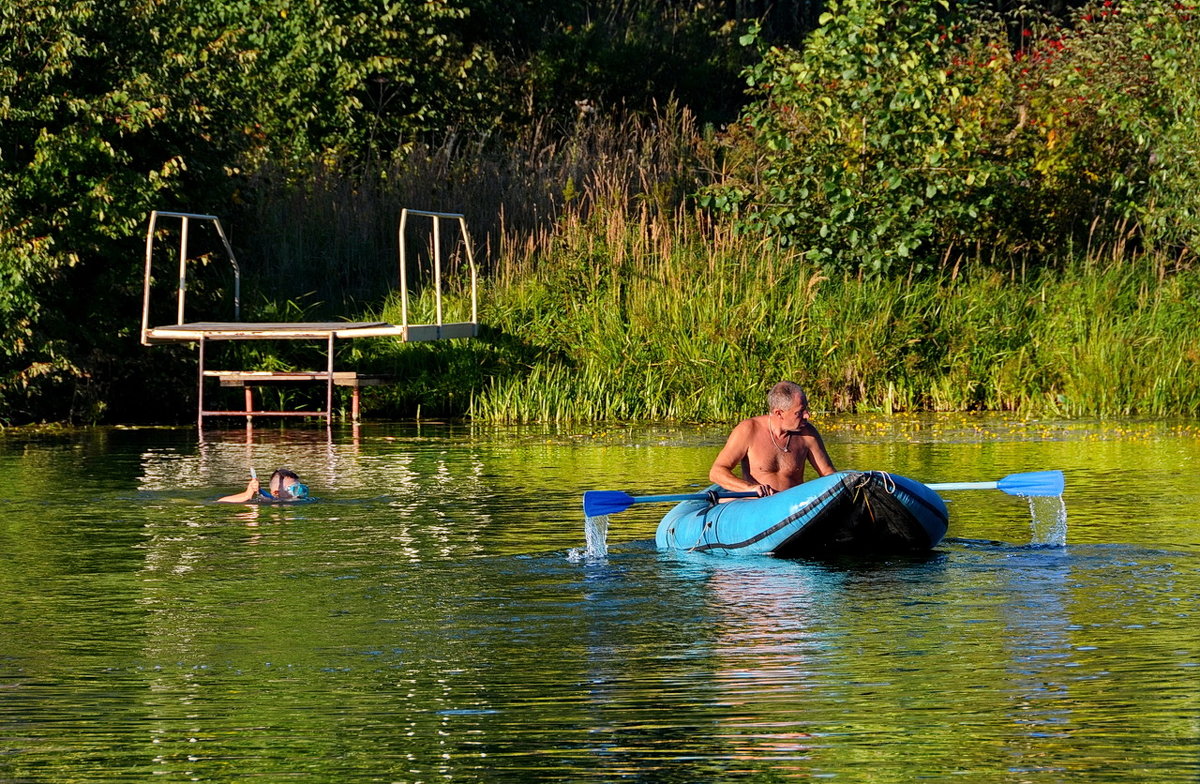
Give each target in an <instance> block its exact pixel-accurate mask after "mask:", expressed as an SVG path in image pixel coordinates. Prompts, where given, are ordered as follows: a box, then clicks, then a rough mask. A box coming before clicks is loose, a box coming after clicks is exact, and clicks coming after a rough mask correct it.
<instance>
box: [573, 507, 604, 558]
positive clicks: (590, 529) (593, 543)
mask: <svg viewBox="0 0 1200 784" xmlns="http://www.w3.org/2000/svg"><path fill="white" fill-rule="evenodd" d="M583 538H584V544H585V546H584V548H583V549H582V550H580V549H579V548H577V547H573V548H571V550H570V551H569V552H568V553H567V559H568V560H570V561H582V560H585V559H596V558H604V557H605V556H606V555H608V515H597V516H595V517H588V518H586V519H585V520H584V521H583Z"/></svg>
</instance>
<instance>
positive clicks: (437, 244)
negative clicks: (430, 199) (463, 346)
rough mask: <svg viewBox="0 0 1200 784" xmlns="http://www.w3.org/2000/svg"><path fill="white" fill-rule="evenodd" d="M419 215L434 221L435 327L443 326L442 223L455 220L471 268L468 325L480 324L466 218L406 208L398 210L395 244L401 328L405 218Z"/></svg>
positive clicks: (405, 264) (405, 306)
mask: <svg viewBox="0 0 1200 784" xmlns="http://www.w3.org/2000/svg"><path fill="white" fill-rule="evenodd" d="M409 215H418V216H422V217H427V218H430V219H432V221H433V288H434V302H435V309H436V314H435V318H436V322H435V323H436V326H439V327H440V326H442V242H441V239H442V230H441V227H442V223H441V222H442V220H454V221H458V226H459V230H460V231H461V232H462V243H463V246H464V247H465V248H466V252H467V264H468V265H469V266H470V268H471V323H473V324H474V323H477V322H478V321H479V300H478V273H477V271H476V269H475V256H474V255H473V253H472V252H471V237H470V235H469V234H468V233H467V219H466V217H465V216H463V215H461V214H459V213H455V212H430V211H428V210H410V209H408V208H407V207H405V208H404V209H402V210H400V228H399V230H398V241H399V245H400V319H401V322H402V325H403V326H404V327H408V257H407V255H406V253H405V249H404V246H405V242H404V230H405V228H406V227H407V225H408V216H409Z"/></svg>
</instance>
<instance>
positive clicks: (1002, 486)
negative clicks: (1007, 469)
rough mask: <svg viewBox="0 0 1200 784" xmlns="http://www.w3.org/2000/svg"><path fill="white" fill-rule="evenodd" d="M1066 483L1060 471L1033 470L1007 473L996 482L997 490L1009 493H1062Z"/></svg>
mask: <svg viewBox="0 0 1200 784" xmlns="http://www.w3.org/2000/svg"><path fill="white" fill-rule="evenodd" d="M1065 485H1066V482H1065V480H1064V479H1063V472H1062V471H1033V472H1031V473H1027V474H1009V475H1008V476H1006V477H1004V478H1003V479H1001V480H1000V481H999V482H997V483H996V487H997V489H999V490H1003V491H1004V492H1006V493H1008V494H1009V495H1039V496H1040V495H1062V493H1063V487H1064V486H1065Z"/></svg>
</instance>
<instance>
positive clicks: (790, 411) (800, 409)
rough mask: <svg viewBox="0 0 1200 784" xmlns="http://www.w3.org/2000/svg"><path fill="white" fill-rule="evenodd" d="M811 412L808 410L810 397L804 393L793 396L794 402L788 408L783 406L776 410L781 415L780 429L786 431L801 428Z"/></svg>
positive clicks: (777, 414)
mask: <svg viewBox="0 0 1200 784" xmlns="http://www.w3.org/2000/svg"><path fill="white" fill-rule="evenodd" d="M810 413H811V412H810V411H809V410H808V398H807V397H806V396H804V395H799V396H797V397H795V398H792V404H791V406H789V407H788V408H781V409H777V410H776V411H775V414H776V416H778V417H779V426H780V429H782V430H784V431H785V432H786V431H789V430H799V429H800V427H801V425H803V424H804V423H805V422H806V421H807V420H808V417H809V414H810Z"/></svg>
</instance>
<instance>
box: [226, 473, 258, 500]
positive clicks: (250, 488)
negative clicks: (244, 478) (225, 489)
mask: <svg viewBox="0 0 1200 784" xmlns="http://www.w3.org/2000/svg"><path fill="white" fill-rule="evenodd" d="M257 496H258V478H257V477H254V478H252V479H251V480H250V481H249V483H247V485H246V489H245V490H243V491H242V492H240V493H234V494H233V495H227V496H225V497H224V498H218V499H217V503H219V504H245V503H249V502H250V501H253V500H254V499H255V498H256V497H257Z"/></svg>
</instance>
